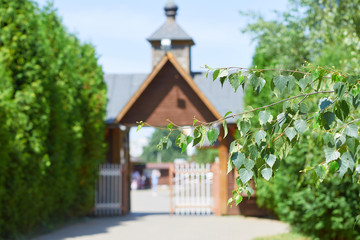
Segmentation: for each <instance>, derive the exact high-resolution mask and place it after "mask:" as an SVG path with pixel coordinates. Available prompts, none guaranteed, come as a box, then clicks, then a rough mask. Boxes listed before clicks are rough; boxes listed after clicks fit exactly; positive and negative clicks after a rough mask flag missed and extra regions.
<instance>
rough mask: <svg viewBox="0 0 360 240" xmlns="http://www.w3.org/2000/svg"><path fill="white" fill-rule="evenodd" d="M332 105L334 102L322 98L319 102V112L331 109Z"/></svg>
mask: <svg viewBox="0 0 360 240" xmlns="http://www.w3.org/2000/svg"><path fill="white" fill-rule="evenodd" d="M331 104H332V101H331V100H329V99H327V98H321V99H320V101H319V111H323V110H324V109H325V108H327V107H329V106H330V105H331Z"/></svg>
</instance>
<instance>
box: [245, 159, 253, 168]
mask: <svg viewBox="0 0 360 240" xmlns="http://www.w3.org/2000/svg"><path fill="white" fill-rule="evenodd" d="M244 166H245V168H246V169H248V170H251V169H253V167H254V166H255V162H254V161H253V160H251V159H248V158H245V159H244Z"/></svg>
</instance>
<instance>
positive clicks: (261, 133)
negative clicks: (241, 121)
mask: <svg viewBox="0 0 360 240" xmlns="http://www.w3.org/2000/svg"><path fill="white" fill-rule="evenodd" d="M265 137H266V132H265V131H263V130H260V131H258V132H257V133H255V141H256V143H257V145H259V146H260V143H261V141H262V140H263V139H265Z"/></svg>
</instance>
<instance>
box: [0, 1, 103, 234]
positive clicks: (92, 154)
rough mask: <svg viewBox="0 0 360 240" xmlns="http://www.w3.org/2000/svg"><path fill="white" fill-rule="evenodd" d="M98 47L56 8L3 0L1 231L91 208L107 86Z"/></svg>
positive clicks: (0, 51)
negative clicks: (67, 25) (82, 38)
mask: <svg viewBox="0 0 360 240" xmlns="http://www.w3.org/2000/svg"><path fill="white" fill-rule="evenodd" d="M102 76H103V72H102V70H101V67H100V66H98V64H97V58H96V56H95V52H94V49H93V47H92V46H90V45H89V44H81V43H80V42H79V40H78V39H77V38H76V37H75V36H73V35H70V34H68V33H67V31H66V30H65V29H64V27H63V26H62V24H61V22H60V20H59V18H58V17H57V16H56V13H55V11H54V10H53V9H52V8H51V7H47V8H45V9H43V10H40V9H39V8H38V7H37V6H36V5H35V4H34V3H33V2H31V1H27V0H19V1H7V0H2V1H0V79H1V85H0V141H1V143H0V158H1V164H0V238H3V239H11V238H16V237H18V236H19V235H20V234H26V233H29V232H32V231H34V230H35V229H37V228H40V227H49V226H50V223H53V222H57V221H62V220H63V219H65V218H68V217H73V216H80V215H84V214H88V213H89V212H90V211H91V209H92V206H93V194H94V184H95V180H96V175H97V167H98V164H99V163H100V161H102V160H103V159H104V139H103V136H104V121H103V119H104V114H105V104H106V89H105V84H104V83H103V81H102Z"/></svg>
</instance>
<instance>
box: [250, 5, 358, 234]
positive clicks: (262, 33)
mask: <svg viewBox="0 0 360 240" xmlns="http://www.w3.org/2000/svg"><path fill="white" fill-rule="evenodd" d="M359 17H360V8H359V2H358V1H293V9H292V10H290V11H289V12H286V13H284V14H283V15H282V17H280V19H279V20H278V21H265V20H264V19H262V18H261V17H257V18H256V19H255V22H254V23H252V24H249V25H248V27H247V28H246V29H245V31H246V32H249V33H252V34H253V36H254V39H256V41H257V46H256V51H255V54H254V57H253V63H252V65H253V67H254V68H256V67H257V68H260V69H272V68H277V69H297V68H300V67H301V65H302V64H304V62H305V61H311V62H312V63H314V64H317V65H323V66H329V67H333V66H334V68H336V69H338V70H342V71H351V72H356V71H359V63H360V58H359V57H358V54H356V53H359V52H360V49H359V44H358V43H359V42H360V35H359V31H358V30H359ZM267 74H268V73H267ZM263 91H264V92H265V94H262V97H261V98H259V97H257V96H254V95H253V94H252V93H251V91H246V97H245V102H246V104H247V105H251V106H253V107H261V106H263V105H264V104H265V105H266V104H270V103H271V102H272V98H273V93H272V90H271V89H270V85H268V86H265V87H264V90H263ZM276 110H279V108H278V109H276ZM270 111H271V112H272V113H274V110H270ZM318 139H319V137H318V134H317V133H316V132H314V133H312V134H311V133H307V137H304V138H303V140H302V142H301V144H299V145H296V146H295V147H294V149H293V150H292V151H291V152H290V154H289V155H288V156H287V157H286V158H285V159H284V160H283V161H282V163H281V165H280V168H279V170H278V174H277V177H276V178H274V179H272V180H270V181H269V182H268V181H265V180H259V181H258V183H257V196H258V203H259V204H260V205H262V206H265V207H268V208H270V209H272V210H273V211H274V212H275V213H276V214H277V215H278V216H279V217H280V219H282V220H285V221H288V222H290V223H291V224H292V226H293V227H295V228H296V229H297V230H300V231H302V232H305V233H307V234H309V235H313V236H316V237H320V238H329V239H333V238H344V239H355V238H356V237H358V235H359V228H356V227H355V229H354V226H356V224H355V225H354V223H355V222H356V217H357V215H358V214H359V212H360V204H359V203H358V200H359V199H360V191H359V186H358V184H357V183H354V182H352V181H351V176H346V177H345V179H344V180H342V181H341V180H340V179H339V178H338V177H337V176H332V177H329V178H327V179H326V180H325V181H324V182H323V183H322V184H320V185H317V186H315V185H314V184H315V182H316V177H317V176H316V174H315V173H314V172H313V173H300V171H301V170H303V169H306V168H307V167H309V166H314V165H316V164H319V163H321V162H322V161H323V159H322V157H321V155H322V154H323V149H322V148H318V147H315V148H314V147H313V146H319V145H322V144H323V143H322V142H321V141H318Z"/></svg>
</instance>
